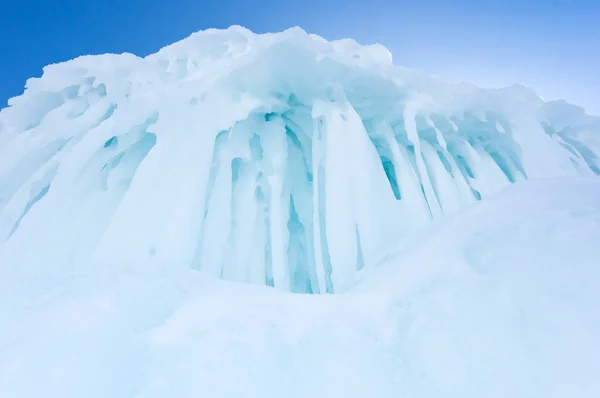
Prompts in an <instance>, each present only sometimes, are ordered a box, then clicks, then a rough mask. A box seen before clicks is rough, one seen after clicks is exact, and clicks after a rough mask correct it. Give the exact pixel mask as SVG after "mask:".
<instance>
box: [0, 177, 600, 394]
mask: <svg viewBox="0 0 600 398" xmlns="http://www.w3.org/2000/svg"><path fill="white" fill-rule="evenodd" d="M598 198H600V179H599V178H597V177H595V178H576V179H549V180H540V181H528V182H520V183H517V184H515V185H513V186H511V187H510V188H508V189H506V190H505V191H503V192H502V193H500V194H499V195H497V196H495V197H493V198H489V199H485V200H483V201H482V202H480V203H478V204H476V205H474V206H473V207H471V208H469V209H468V210H465V211H462V212H460V213H459V214H457V215H455V216H453V217H450V218H449V219H447V220H444V221H440V222H438V223H436V224H435V225H434V226H433V227H432V230H431V232H430V233H429V234H427V235H426V237H425V238H423V239H420V240H419V241H418V243H417V244H416V245H414V246H413V247H411V248H409V249H407V250H405V251H402V252H400V253H398V254H396V255H394V256H390V258H388V259H387V260H386V261H384V262H383V263H382V264H380V265H379V266H378V267H376V268H372V269H371V270H370V271H368V270H365V273H364V274H363V275H362V280H361V281H360V282H358V283H357V284H356V285H355V286H354V287H353V288H352V289H351V290H350V291H349V292H347V293H342V294H337V295H305V294H292V293H285V292H280V291H277V290H275V289H273V288H271V287H266V286H262V287H261V286H253V285H248V284H239V283H236V282H225V281H219V280H216V279H214V278H207V277H206V276H203V274H202V273H200V272H198V271H197V270H192V269H188V270H181V269H177V268H175V267H164V268H161V269H156V270H148V269H146V270H141V269H137V270H135V271H133V270H131V271H129V272H123V271H122V270H107V269H104V270H103V271H102V270H98V269H95V270H94V271H93V272H91V271H89V270H88V271H87V272H81V273H78V274H63V275H60V277H58V276H57V277H55V278H54V279H51V280H48V279H46V278H44V277H41V276H39V275H29V276H21V277H20V278H19V279H7V278H5V277H3V278H0V313H1V314H2V316H1V317H0V396H3V397H14V398H21V397H61V398H70V397H90V398H94V397H103V398H104V397H112V398H120V397H127V398H130V397H146V398H150V397H210V398H212V397H282V396H285V397H314V396H331V397H361V398H366V397H378V398H385V397H413V398H420V397H423V398H428V397H457V398H458V397H461V398H469V397H498V398H500V397H513V398H518V397H523V398H535V397H540V398H542V397H543V398H548V397H557V398H558V397H581V398H585V397H590V398H591V397H597V396H598V394H599V393H600V381H599V380H598V377H597V369H598V368H599V367H600V306H599V305H598V304H599V303H600V291H599V290H598V289H597V286H598V284H599V283H600V267H599V266H598V258H600V246H599V245H598V242H600V201H599V200H598ZM367 271H368V272H367ZM3 276H4V275H3Z"/></svg>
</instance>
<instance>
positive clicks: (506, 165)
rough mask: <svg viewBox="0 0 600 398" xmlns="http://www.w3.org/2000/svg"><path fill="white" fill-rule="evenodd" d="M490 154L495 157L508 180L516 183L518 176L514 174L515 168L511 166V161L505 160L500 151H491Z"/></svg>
mask: <svg viewBox="0 0 600 398" xmlns="http://www.w3.org/2000/svg"><path fill="white" fill-rule="evenodd" d="M489 154H490V156H491V157H492V159H494V162H496V164H497V165H498V167H500V170H502V172H503V173H504V175H505V176H506V178H508V181H510V182H511V183H514V182H515V181H516V178H515V176H514V171H513V168H512V167H510V165H509V163H508V162H507V161H506V160H504V158H503V157H502V156H501V155H500V154H499V153H498V152H489Z"/></svg>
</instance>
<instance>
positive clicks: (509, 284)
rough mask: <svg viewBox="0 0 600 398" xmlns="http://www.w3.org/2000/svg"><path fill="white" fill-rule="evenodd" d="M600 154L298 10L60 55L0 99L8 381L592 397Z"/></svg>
mask: <svg viewBox="0 0 600 398" xmlns="http://www.w3.org/2000/svg"><path fill="white" fill-rule="evenodd" d="M599 156H600V118H599V117H596V116H591V115H587V114H586V113H585V111H584V110H583V109H581V108H579V107H577V106H574V105H571V104H568V103H566V102H563V101H554V102H545V101H543V100H542V99H541V98H539V97H538V96H537V95H536V94H535V93H534V92H533V91H532V90H530V89H528V88H526V87H523V86H518V85H516V86H513V87H509V88H505V89H500V90H483V89H479V88H477V87H473V86H470V85H465V84H461V85H455V84H447V83H443V82H440V81H437V80H435V79H433V78H430V77H428V76H425V75H422V74H420V73H418V72H415V71H411V70H407V69H403V68H399V67H396V66H394V65H393V64H392V60H391V55H390V54H389V52H388V51H387V50H386V49H385V48H383V47H382V46H379V45H374V46H360V45H359V44H357V43H355V42H354V41H352V40H341V41H335V42H327V41H325V40H324V39H322V38H319V37H317V36H314V35H308V34H306V33H305V32H304V31H302V30H301V29H298V28H295V29H290V30H287V31H285V32H282V33H277V34H266V35H255V34H253V33H251V32H249V31H247V30H246V29H244V28H241V27H232V28H229V29H227V30H223V31H222V30H208V31H204V32H198V33H195V34H193V35H192V36H190V37H188V38H187V39H184V40H182V41H180V42H178V43H175V44H173V45H171V46H167V47H165V48H163V49H161V50H160V51H159V52H157V53H156V54H153V55H150V56H148V57H146V58H139V57H137V56H134V55H131V54H121V55H101V56H85V57H80V58H77V59H75V60H72V61H68V62H65V63H62V64H56V65H50V66H48V67H46V68H44V74H43V76H42V77H41V78H39V79H30V80H28V82H27V87H26V90H25V92H24V94H23V95H21V96H20V97H16V98H13V99H11V101H10V107H8V108H6V109H3V110H2V111H1V112H0V396H2V397H15V398H20V397H61V398H66V397H90V398H93V397H111V398H118V397H138V398H142V397H147V398H150V397H253V396H261V397H271V396H272V397H282V396H285V397H313V396H331V397H413V398H419V397H423V398H426V397H461V398H465V397H528V398H529V397H544V398H546V397H596V396H599V394H600V381H599V380H598V379H597V377H595V370H596V369H599V368H600V363H599V362H600V359H599V358H600V330H599V329H600V293H597V292H598V289H596V286H597V285H598V284H599V283H600V267H599V266H598V263H599V260H598V259H599V258H600V245H598V243H597V242H600V179H599V178H600V177H598V176H597V174H600V159H599ZM298 293H309V294H298ZM325 293H335V294H325Z"/></svg>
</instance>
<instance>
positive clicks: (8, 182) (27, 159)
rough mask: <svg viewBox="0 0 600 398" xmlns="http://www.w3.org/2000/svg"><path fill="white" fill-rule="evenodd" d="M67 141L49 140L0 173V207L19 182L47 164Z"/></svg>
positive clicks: (21, 182) (15, 189) (27, 178)
mask: <svg viewBox="0 0 600 398" xmlns="http://www.w3.org/2000/svg"><path fill="white" fill-rule="evenodd" d="M68 142H69V139H60V140H55V141H52V142H49V143H48V144H46V145H45V146H43V147H42V148H39V149H37V150H34V151H31V152H29V153H28V154H27V155H25V156H24V157H23V158H21V160H19V162H17V163H16V164H15V165H14V167H13V168H12V170H10V171H8V172H7V173H5V174H3V175H0V209H2V207H3V206H4V205H5V204H6V203H8V202H9V201H10V199H12V197H13V195H14V194H15V193H16V192H17V190H18V189H19V187H20V186H21V184H23V183H24V182H25V181H27V180H29V179H30V178H31V177H32V176H33V175H34V174H35V172H36V171H38V170H39V169H40V168H42V167H43V166H44V165H45V164H47V163H48V162H49V161H50V160H51V159H52V158H53V157H54V156H55V155H56V154H58V153H59V152H60V151H61V150H62V149H63V148H64V147H65V146H66V145H67V143H68Z"/></svg>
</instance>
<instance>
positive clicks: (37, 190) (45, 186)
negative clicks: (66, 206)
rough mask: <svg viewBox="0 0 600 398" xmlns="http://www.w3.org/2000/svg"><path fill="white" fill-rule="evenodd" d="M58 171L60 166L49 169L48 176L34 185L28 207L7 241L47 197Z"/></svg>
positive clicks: (13, 227)
mask: <svg viewBox="0 0 600 398" xmlns="http://www.w3.org/2000/svg"><path fill="white" fill-rule="evenodd" d="M57 169H58V164H57V165H54V166H53V167H51V168H49V169H48V171H47V172H46V175H45V176H44V177H43V178H42V179H41V180H40V181H37V182H36V183H34V184H33V186H32V187H31V191H30V194H29V201H28V202H27V205H25V208H24V209H23V212H22V213H21V215H20V216H19V218H18V219H17V220H16V221H15V223H14V224H13V226H12V228H11V230H10V232H9V234H8V237H7V238H6V239H7V240H8V239H10V237H11V236H12V235H13V234H14V233H15V231H16V230H17V228H18V227H19V225H20V224H21V221H22V220H23V218H25V216H26V215H27V213H29V211H30V210H31V208H32V207H33V206H34V205H35V204H36V203H38V202H39V201H40V200H41V199H42V198H43V197H44V196H46V194H47V193H48V191H49V190H50V185H51V182H52V180H53V179H54V175H55V174H56V170H57Z"/></svg>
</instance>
